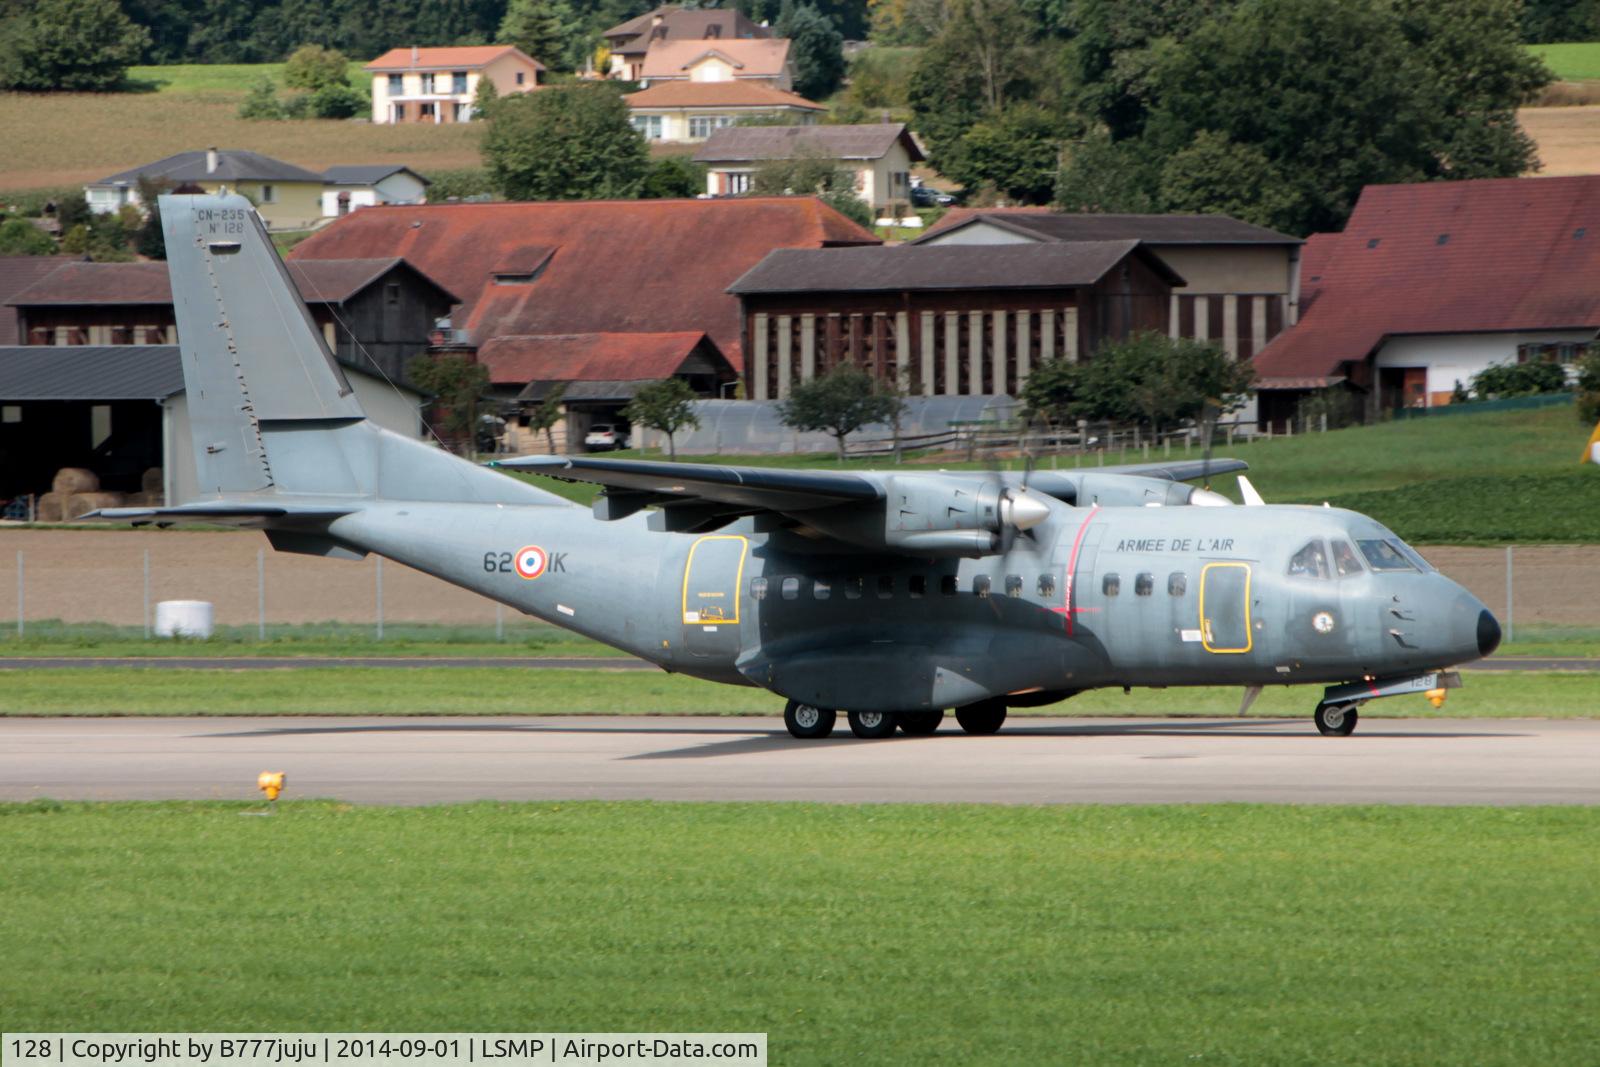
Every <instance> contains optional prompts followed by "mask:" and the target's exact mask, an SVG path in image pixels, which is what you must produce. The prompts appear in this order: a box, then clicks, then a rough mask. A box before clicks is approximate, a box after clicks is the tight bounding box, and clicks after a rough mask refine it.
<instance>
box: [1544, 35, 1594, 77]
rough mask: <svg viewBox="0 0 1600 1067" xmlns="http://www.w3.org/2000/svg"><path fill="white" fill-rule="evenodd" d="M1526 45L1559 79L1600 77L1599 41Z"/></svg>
mask: <svg viewBox="0 0 1600 1067" xmlns="http://www.w3.org/2000/svg"><path fill="white" fill-rule="evenodd" d="M1527 47H1528V51H1530V52H1532V53H1533V54H1534V55H1536V56H1538V57H1539V58H1540V59H1542V60H1544V64H1545V66H1547V67H1549V68H1550V72H1551V73H1552V74H1554V75H1555V76H1556V77H1557V78H1559V79H1560V80H1561V81H1568V82H1576V81H1592V80H1595V79H1600V41H1574V42H1566V43H1562V44H1530V45H1528V46H1527Z"/></svg>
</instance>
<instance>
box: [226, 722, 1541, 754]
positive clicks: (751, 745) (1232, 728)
mask: <svg viewBox="0 0 1600 1067" xmlns="http://www.w3.org/2000/svg"><path fill="white" fill-rule="evenodd" d="M1023 721H1024V722H1025V721H1026V720H1023ZM1367 725H1368V729H1369V731H1370V732H1367V733H1362V734H1357V735H1356V736H1354V737H1350V738H1339V739H1337V740H1330V741H1329V742H1328V743H1329V744H1338V743H1341V742H1342V743H1344V744H1350V743H1352V742H1360V741H1362V740H1369V741H1385V740H1404V739H1418V738H1426V739H1429V740H1451V739H1456V740H1472V739H1492V738H1506V737H1525V736H1527V735H1526V734H1521V733H1509V732H1488V731H1485V732H1481V733H1480V732H1472V733H1460V732H1451V733H1445V732H1434V731H1420V730H1384V729H1383V728H1382V726H1381V725H1378V726H1376V727H1374V724H1371V723H1369V724H1367ZM398 733H520V734H635V735H645V736H662V737H669V736H670V737H703V738H726V739H727V740H723V741H712V742H708V743H700V744H694V745H691V746H689V747H686V748H673V749H666V750H662V751H658V752H640V753H636V754H634V755H631V756H621V757H618V758H619V759H621V760H659V759H669V760H670V759H709V758H715V757H718V756H740V755H749V754H752V753H760V752H777V751H785V750H803V751H815V750H816V749H818V748H829V747H832V746H835V745H857V744H868V743H871V742H863V741H858V740H857V739H856V738H853V737H851V736H850V735H849V734H848V733H847V732H844V731H840V732H839V733H837V734H835V735H834V736H833V737H831V738H828V739H826V740H808V741H799V740H796V739H795V738H793V737H790V736H789V733H788V731H786V730H783V729H780V728H766V727H757V728H744V729H735V730H730V729H728V728H727V727H713V726H676V725H674V726H667V725H639V726H632V725H630V726H625V727H617V726H588V725H576V724H573V725H561V726H549V725H544V724H540V723H420V722H419V723H403V722H402V723H371V724H362V725H352V726H280V727H272V728H270V729H261V730H239V731H231V732H226V733H213V734H205V735H201V736H205V737H237V738H250V737H288V736H315V735H330V734H398ZM730 734H732V735H734V736H730ZM1310 736H1314V735H1313V734H1310V733H1308V724H1307V723H1306V722H1305V721H1304V720H1302V719H1217V720H1211V719H1194V720H1173V719H1160V720H1152V721H1150V722H1119V723H1082V724H1076V723H1052V724H1050V725H1038V726H1031V725H1022V723H1015V724H1014V725H1012V726H1008V727H1007V728H1006V729H1005V731H1004V732H1003V733H1000V734H998V735H995V736H993V737H985V738H968V737H965V736H964V735H962V734H961V733H959V732H957V731H955V730H950V731H949V732H945V733H941V734H936V735H934V736H932V737H917V738H911V737H895V738H893V739H885V740H884V741H880V742H877V743H878V744H884V743H886V742H888V743H898V744H901V745H905V744H911V743H923V744H926V743H929V742H955V741H960V742H963V743H967V744H986V745H997V744H998V745H1003V744H1005V743H1006V741H1007V740H1023V739H1036V738H1041V737H1186V738H1194V739H1205V738H1222V737H1226V738H1235V737H1248V738H1283V739H1286V740H1296V739H1300V740H1304V739H1306V738H1308V737H1310ZM1151 758H1169V759H1175V758H1190V757H1188V756H1183V757H1176V756H1166V757H1151Z"/></svg>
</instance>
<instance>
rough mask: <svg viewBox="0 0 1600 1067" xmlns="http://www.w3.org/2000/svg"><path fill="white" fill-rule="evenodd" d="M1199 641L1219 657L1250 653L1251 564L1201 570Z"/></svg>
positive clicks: (1216, 566)
mask: <svg viewBox="0 0 1600 1067" xmlns="http://www.w3.org/2000/svg"><path fill="white" fill-rule="evenodd" d="M1200 640H1201V642H1202V644H1203V645H1204V647H1205V650H1206V651H1207V652H1214V653H1216V654H1218V655H1240V654H1242V653H1246V652H1249V651H1250V649H1251V646H1252V644H1253V642H1252V641H1251V631H1250V564H1248V563H1207V564H1206V565H1205V566H1204V567H1202V568H1201V569H1200Z"/></svg>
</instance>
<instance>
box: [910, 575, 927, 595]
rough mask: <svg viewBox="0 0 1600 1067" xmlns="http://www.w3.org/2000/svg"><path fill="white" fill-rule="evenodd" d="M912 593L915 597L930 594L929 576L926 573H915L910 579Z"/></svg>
mask: <svg viewBox="0 0 1600 1067" xmlns="http://www.w3.org/2000/svg"><path fill="white" fill-rule="evenodd" d="M910 593H911V595H912V597H914V598H919V599H920V598H921V597H925V596H927V595H928V576H927V575H926V574H913V575H912V576H911V581H910Z"/></svg>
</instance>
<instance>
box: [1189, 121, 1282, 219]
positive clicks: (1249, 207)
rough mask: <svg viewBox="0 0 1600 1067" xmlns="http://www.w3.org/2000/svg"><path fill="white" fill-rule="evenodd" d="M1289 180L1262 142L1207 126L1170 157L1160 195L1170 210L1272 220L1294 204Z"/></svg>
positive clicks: (1280, 216)
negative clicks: (1233, 138) (1248, 141)
mask: <svg viewBox="0 0 1600 1067" xmlns="http://www.w3.org/2000/svg"><path fill="white" fill-rule="evenodd" d="M1286 184H1287V183H1285V182H1284V180H1283V176H1282V175H1281V174H1279V173H1278V169H1277V167H1275V166H1274V165H1273V163H1272V161H1271V160H1269V159H1268V158H1267V156H1266V153H1264V152H1263V151H1262V150H1261V149H1260V148H1259V147H1257V146H1255V145H1241V144H1235V143H1234V142H1233V141H1230V140H1228V137H1227V135H1226V134H1221V133H1216V132H1213V131H1211V130H1202V131H1201V132H1200V133H1197V134H1195V138H1194V140H1193V141H1191V142H1190V143H1189V146H1188V147H1187V148H1184V149H1181V150H1179V151H1178V152H1175V153H1173V155H1172V156H1171V158H1169V159H1168V160H1167V163H1166V166H1165V167H1163V168H1162V170H1161V187H1160V191H1159V194H1158V196H1159V199H1160V202H1161V204H1162V206H1163V207H1164V208H1165V209H1166V210H1168V211H1182V212H1189V213H1192V214H1205V213H1208V212H1209V213H1213V214H1216V213H1220V214H1223V215H1231V216H1232V217H1234V218H1236V219H1243V220H1244V221H1246V222H1254V223H1256V224H1258V225H1261V226H1271V225H1273V224H1274V223H1275V222H1276V221H1277V220H1279V219H1281V218H1283V217H1284V216H1286V215H1288V214H1289V213H1290V212H1291V211H1292V209H1293V204H1292V203H1291V200H1290V196H1289V194H1288V193H1287V192H1286V190H1285V186H1286Z"/></svg>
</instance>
